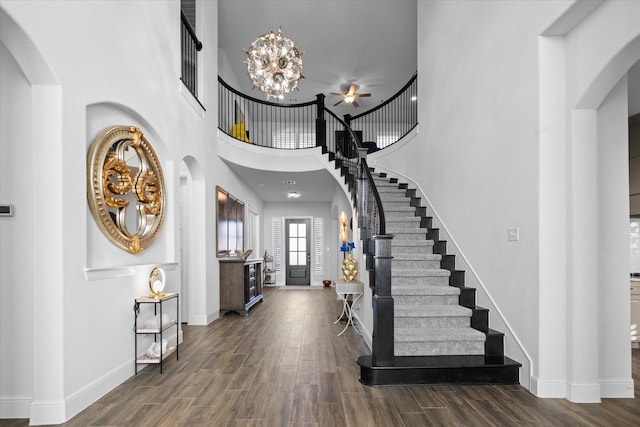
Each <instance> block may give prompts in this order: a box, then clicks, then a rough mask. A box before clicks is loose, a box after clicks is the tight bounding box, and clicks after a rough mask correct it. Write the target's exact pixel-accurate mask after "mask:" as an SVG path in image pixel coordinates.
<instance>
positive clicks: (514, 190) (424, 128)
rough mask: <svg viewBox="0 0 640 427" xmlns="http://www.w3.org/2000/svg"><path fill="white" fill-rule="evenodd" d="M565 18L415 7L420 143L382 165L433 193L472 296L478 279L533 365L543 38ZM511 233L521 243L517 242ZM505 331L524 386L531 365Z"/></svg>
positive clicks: (507, 8)
mask: <svg viewBox="0 0 640 427" xmlns="http://www.w3.org/2000/svg"><path fill="white" fill-rule="evenodd" d="M563 7H565V6H564V4H563V3H561V2H543V3H540V2H473V1H472V2H465V1H460V2H418V23H419V24H418V46H419V48H418V75H419V76H420V85H419V93H418V99H419V100H420V105H419V110H418V114H419V116H418V119H419V120H418V121H419V123H420V127H419V134H418V136H417V138H416V141H415V143H412V144H407V145H406V146H405V147H404V148H400V149H397V150H396V151H394V153H393V155H392V156H388V157H384V158H382V157H381V158H378V159H377V161H376V164H377V165H380V166H383V167H386V168H388V169H389V170H392V171H397V172H399V173H401V174H402V175H405V176H407V177H410V178H412V179H413V180H415V182H416V183H417V185H418V186H419V187H420V188H421V189H422V190H423V191H424V193H425V195H426V196H427V197H428V199H429V200H430V202H431V204H432V206H433V208H435V210H436V211H437V212H438V214H439V216H440V218H442V220H443V222H444V225H445V226H446V228H447V229H448V230H449V231H450V232H451V237H452V239H454V240H455V241H456V242H457V244H458V247H459V250H460V251H461V252H462V253H464V255H465V258H466V260H467V261H468V262H469V264H470V267H471V268H472V269H473V271H474V272H475V273H476V274H477V277H475V278H474V275H473V274H468V275H467V276H468V278H470V279H472V282H471V284H470V286H474V285H473V280H474V279H477V281H479V283H480V284H483V285H484V286H485V287H486V289H487V291H488V293H485V292H482V288H481V287H480V289H479V291H480V292H479V294H478V304H479V305H482V306H487V307H489V308H491V305H492V304H491V301H490V300H489V296H491V297H493V299H494V300H495V303H496V304H497V306H498V307H499V308H500V309H501V310H502V312H503V313H504V315H505V317H506V319H508V321H509V322H511V325H512V327H513V330H514V332H515V334H516V337H517V339H519V340H520V341H521V342H522V343H523V344H524V347H525V349H526V350H527V351H528V352H529V354H535V353H536V348H537V342H538V337H537V331H536V329H535V328H532V327H531V325H533V324H536V323H537V316H538V296H537V282H538V271H537V258H538V254H537V249H538V248H537V236H538V224H537V220H538V218H537V211H536V208H535V206H536V205H537V179H538V171H537V156H538V152H537V138H538V133H537V126H538V106H537V103H536V99H537V96H538V94H537V91H536V88H537V79H538V74H537V60H538V58H537V53H538V51H537V36H538V34H540V32H541V31H542V30H543V28H544V26H545V25H547V24H548V22H550V20H551V19H552V18H553V17H554V16H556V15H557V14H558V13H559V12H560V11H561V10H562V8H563ZM471 17H473V18H471ZM461 52H464V54H461ZM381 156H382V155H381ZM512 227H518V228H519V233H520V238H519V240H518V241H509V240H508V229H509V228H512ZM496 317H497V314H496V310H492V311H491V319H490V320H491V322H490V323H491V324H492V325H494V324H497V323H496ZM503 332H505V333H507V334H508V335H507V339H506V353H507V354H508V355H514V356H516V355H518V357H515V358H517V359H519V361H521V362H523V363H525V368H524V369H523V370H522V371H523V375H521V381H522V382H523V384H525V385H527V384H528V376H529V372H528V369H527V366H528V361H527V360H526V359H525V360H522V359H523V357H522V355H521V350H520V349H519V348H518V347H519V345H518V344H517V342H516V341H515V339H514V338H513V336H512V334H510V333H509V331H508V330H503Z"/></svg>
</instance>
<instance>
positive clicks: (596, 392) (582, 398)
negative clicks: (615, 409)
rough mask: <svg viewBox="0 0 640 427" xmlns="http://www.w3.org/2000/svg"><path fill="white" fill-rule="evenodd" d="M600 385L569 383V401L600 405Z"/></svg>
mask: <svg viewBox="0 0 640 427" xmlns="http://www.w3.org/2000/svg"><path fill="white" fill-rule="evenodd" d="M601 393H602V391H601V388H600V384H599V383H568V384H567V400H569V401H570V402H573V403H600V401H601V400H600V397H601V396H602V394H601Z"/></svg>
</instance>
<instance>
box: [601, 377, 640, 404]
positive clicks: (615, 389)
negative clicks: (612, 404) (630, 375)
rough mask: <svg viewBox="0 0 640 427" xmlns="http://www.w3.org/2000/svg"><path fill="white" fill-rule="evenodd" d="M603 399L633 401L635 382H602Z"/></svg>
mask: <svg viewBox="0 0 640 427" xmlns="http://www.w3.org/2000/svg"><path fill="white" fill-rule="evenodd" d="M600 388H601V391H602V397H603V398H612V399H627V398H628V399H633V398H634V395H633V380H632V379H628V380H623V379H611V380H600Z"/></svg>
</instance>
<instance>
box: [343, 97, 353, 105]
mask: <svg viewBox="0 0 640 427" xmlns="http://www.w3.org/2000/svg"><path fill="white" fill-rule="evenodd" d="M355 100H356V98H355V97H353V96H345V97H344V102H346V103H347V104H351V103H353V101H355Z"/></svg>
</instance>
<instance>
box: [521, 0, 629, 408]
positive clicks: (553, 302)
mask: <svg viewBox="0 0 640 427" xmlns="http://www.w3.org/2000/svg"><path fill="white" fill-rule="evenodd" d="M626 6H629V5H628V4H627V5H621V4H616V3H611V2H606V3H603V4H601V5H599V7H597V8H596V9H595V10H592V11H590V14H587V15H584V16H581V17H579V19H573V22H574V24H573V25H572V26H571V28H566V29H564V30H563V32H561V33H559V32H558V28H554V29H553V30H551V31H550V33H551V34H548V35H550V36H553V37H543V38H542V39H541V43H540V46H541V49H540V52H541V56H540V58H541V86H540V104H541V108H540V111H541V117H540V129H541V137H540V165H539V167H540V169H539V171H540V208H539V213H540V228H539V229H540V248H541V251H540V314H539V322H540V324H539V328H540V342H539V359H538V366H537V367H536V369H537V372H534V378H533V379H532V391H533V392H534V393H535V394H537V395H538V396H541V397H567V398H568V399H569V400H572V401H575V402H597V401H599V400H600V398H601V397H632V396H633V386H632V384H633V381H632V380H631V363H630V357H631V355H630V350H629V347H630V344H629V323H628V311H629V288H628V279H629V277H628V274H629V271H628V214H629V210H628V196H629V193H628V179H629V176H628V170H627V168H626V165H627V164H628V163H627V162H628V156H627V146H628V139H627V126H628V121H627V120H628V114H627V79H626V73H627V72H628V70H629V69H630V68H631V66H632V65H633V64H634V63H636V61H638V60H639V59H640V32H639V31H638V29H637V28H636V27H637V26H636V25H633V24H632V23H631V22H630V21H629V19H632V18H631V17H632V16H633V13H631V11H630V10H629V9H628V7H626ZM632 7H637V5H633V6H632ZM572 12H576V10H575V8H574V9H573V10H572V9H570V10H569V11H568V13H567V15H571V14H572ZM577 12H578V13H580V11H579V10H578V11H577ZM582 12H584V11H582ZM587 16H588V18H589V19H586V18H587ZM636 16H637V15H636ZM574 18H576V17H575V16H574ZM559 21H560V20H559ZM569 21H571V20H569ZM564 22H567V21H564ZM601 28H611V29H612V31H611V33H610V34H607V37H606V39H605V40H606V42H605V43H602V34H601V32H600V31H599V29H601ZM596 41H598V42H599V43H596ZM594 43H595V44H597V47H596V48H594V49H590V50H585V49H584V46H592V45H594ZM564 313H566V315H563V314H564ZM559 361H560V363H558V362H559Z"/></svg>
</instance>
